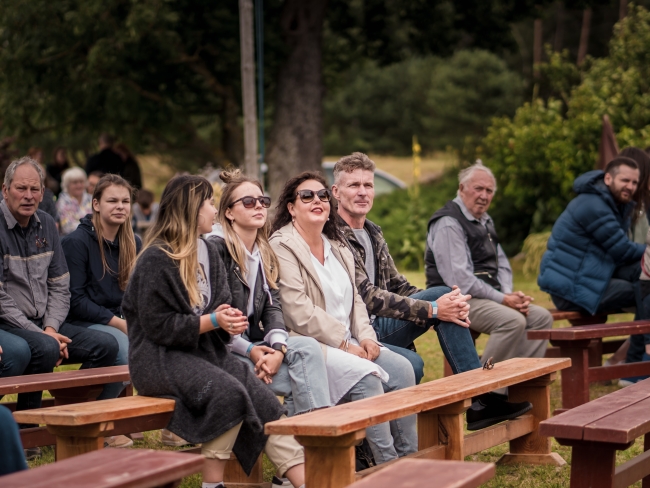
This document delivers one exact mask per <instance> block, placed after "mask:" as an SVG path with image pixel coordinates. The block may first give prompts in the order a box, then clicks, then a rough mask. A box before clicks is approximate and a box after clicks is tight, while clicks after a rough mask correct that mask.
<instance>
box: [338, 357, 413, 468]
mask: <svg viewBox="0 0 650 488" xmlns="http://www.w3.org/2000/svg"><path fill="white" fill-rule="evenodd" d="M375 363H376V364H377V365H379V366H381V367H382V368H383V369H384V370H385V371H386V372H387V373H388V375H389V379H388V382H387V383H383V382H382V381H381V379H380V378H379V377H377V376H374V375H371V374H370V375H367V376H365V377H364V378H363V379H362V380H361V381H359V382H358V383H357V384H356V385H354V386H353V387H352V388H351V389H350V391H348V392H347V393H346V394H345V395H344V396H343V398H342V399H341V401H340V402H339V404H341V403H348V402H354V401H357V400H363V399H365V398H371V397H374V396H379V395H381V394H382V393H388V392H391V391H397V390H401V389H402V388H408V387H409V386H413V385H415V375H414V373H413V368H412V367H411V364H410V363H409V362H408V361H407V360H406V359H405V358H404V357H403V356H400V355H399V354H397V353H394V352H392V351H390V350H382V351H381V352H380V353H379V357H377V359H376V360H375ZM415 419H416V416H415V415H409V416H408V417H402V418H400V419H396V420H391V421H390V422H384V423H381V424H377V425H373V426H371V427H368V428H367V429H366V439H368V444H369V445H370V449H371V450H372V454H373V457H374V458H375V462H376V463H377V464H382V463H385V462H388V461H390V460H392V459H396V458H397V457H403V456H406V455H407V454H411V453H414V452H416V451H417V450H418V435H417V430H416V425H415Z"/></svg>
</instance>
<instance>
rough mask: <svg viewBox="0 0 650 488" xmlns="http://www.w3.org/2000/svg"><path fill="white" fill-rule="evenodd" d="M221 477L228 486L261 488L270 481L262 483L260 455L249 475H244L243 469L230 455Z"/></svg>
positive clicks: (230, 487)
mask: <svg viewBox="0 0 650 488" xmlns="http://www.w3.org/2000/svg"><path fill="white" fill-rule="evenodd" d="M223 479H224V481H225V482H226V483H227V485H228V488H262V487H266V486H270V483H264V470H263V468H262V456H261V455H260V457H259V458H257V462H256V463H255V466H253V470H252V471H251V475H250V476H246V473H244V470H243V469H242V467H241V464H239V461H238V460H237V457H236V456H235V455H234V454H231V455H230V460H229V461H228V462H227V463H226V470H225V471H224V474H223Z"/></svg>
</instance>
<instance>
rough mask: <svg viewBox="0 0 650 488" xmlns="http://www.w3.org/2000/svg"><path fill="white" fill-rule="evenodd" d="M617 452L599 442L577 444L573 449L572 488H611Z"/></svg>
mask: <svg viewBox="0 0 650 488" xmlns="http://www.w3.org/2000/svg"><path fill="white" fill-rule="evenodd" d="M615 461H616V450H615V449H614V448H613V447H612V446H611V445H607V444H601V443H597V442H593V443H592V442H585V443H581V442H579V443H575V444H574V445H573V449H571V488H582V487H585V486H588V487H589V488H611V487H612V486H613V483H614V473H615V465H614V462H615Z"/></svg>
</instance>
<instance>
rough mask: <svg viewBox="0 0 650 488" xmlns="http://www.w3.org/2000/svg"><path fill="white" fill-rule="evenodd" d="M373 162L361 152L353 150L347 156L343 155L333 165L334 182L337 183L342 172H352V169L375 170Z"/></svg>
mask: <svg viewBox="0 0 650 488" xmlns="http://www.w3.org/2000/svg"><path fill="white" fill-rule="evenodd" d="M375 168H376V165H375V162H374V161H373V160H372V159H370V158H369V157H368V156H367V155H366V154H363V153H362V152H353V153H352V154H350V155H349V156H343V157H342V158H341V159H339V160H338V161H337V162H336V164H335V165H334V184H335V185H338V183H339V177H340V176H341V174H342V173H352V172H353V171H354V170H357V169H363V170H365V171H372V172H373V173H374V172H375Z"/></svg>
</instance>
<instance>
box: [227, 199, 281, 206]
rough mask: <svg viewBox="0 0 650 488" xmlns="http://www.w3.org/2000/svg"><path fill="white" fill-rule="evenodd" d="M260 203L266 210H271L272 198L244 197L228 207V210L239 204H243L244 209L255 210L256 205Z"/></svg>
mask: <svg viewBox="0 0 650 488" xmlns="http://www.w3.org/2000/svg"><path fill="white" fill-rule="evenodd" d="M258 201H259V202H260V205H262V207H264V208H269V207H270V206H271V198H270V197H242V198H240V199H239V200H235V201H234V202H232V203H231V204H230V205H228V208H230V207H232V206H233V205H234V204H235V203H237V202H241V203H242V205H243V206H244V208H255V204H256V202H258Z"/></svg>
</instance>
